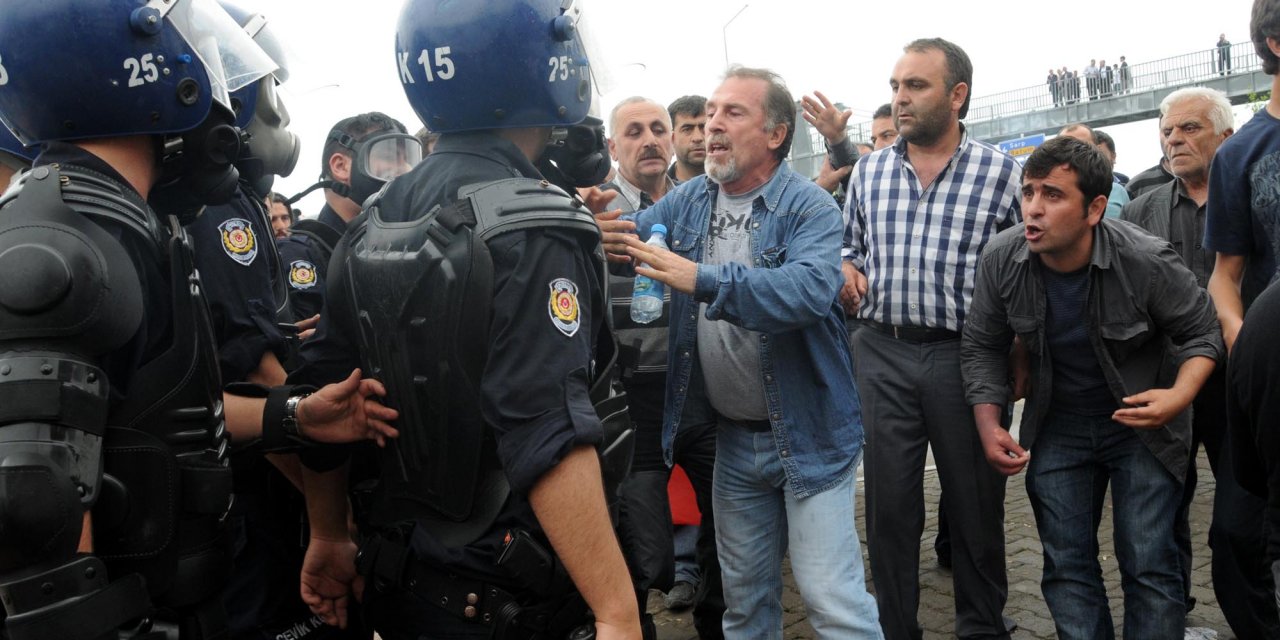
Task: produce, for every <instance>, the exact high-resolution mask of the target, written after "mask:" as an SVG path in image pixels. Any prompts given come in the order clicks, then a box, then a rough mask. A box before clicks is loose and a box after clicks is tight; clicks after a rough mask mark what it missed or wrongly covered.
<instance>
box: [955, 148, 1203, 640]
mask: <svg viewBox="0 0 1280 640" xmlns="http://www.w3.org/2000/svg"><path fill="white" fill-rule="evenodd" d="M1111 184H1112V183H1111V167H1110V164H1109V163H1108V162H1107V160H1106V158H1104V157H1103V156H1102V154H1101V152H1099V151H1098V150H1097V149H1096V148H1095V147H1093V146H1092V145H1090V144H1088V143H1084V142H1080V141H1078V140H1074V139H1071V138H1070V137H1068V136H1060V137H1058V138H1055V139H1053V140H1051V141H1049V142H1047V143H1045V144H1044V145H1042V146H1041V147H1040V148H1039V149H1037V150H1036V151H1035V153H1033V154H1031V157H1030V158H1028V159H1027V164H1026V166H1025V167H1024V168H1023V173H1022V214H1023V216H1024V220H1025V224H1023V225H1020V226H1016V227H1014V228H1012V229H1009V230H1007V231H1004V232H1002V233H1001V234H999V235H998V236H996V238H995V239H994V240H992V241H991V242H990V243H989V244H988V245H987V247H986V249H985V250H984V251H983V253H982V258H981V262H980V263H979V265H978V281H977V284H976V285H975V289H974V298H973V304H972V305H970V308H969V316H968V320H966V321H965V325H964V337H963V340H962V342H961V349H960V357H961V360H960V362H961V371H962V373H963V375H964V383H965V397H966V399H967V400H968V402H969V404H970V405H972V406H973V415H974V419H975V421H976V422H977V424H978V432H979V436H980V437H981V439H982V448H983V451H984V454H985V456H986V458H987V461H988V462H990V464H991V466H993V467H995V469H996V470H997V471H999V472H1001V473H1003V474H1005V475H1012V474H1015V473H1018V472H1019V471H1021V470H1022V469H1023V468H1024V467H1027V494H1028V495H1029V496H1030V498H1031V506H1032V508H1033V509H1034V510H1035V516H1036V526H1037V528H1038V529H1039V531H1040V542H1041V544H1042V545H1043V546H1044V567H1045V570H1044V577H1043V579H1042V581H1041V589H1042V591H1043V592H1044V599H1045V603H1046V604H1048V606H1049V611H1050V612H1051V613H1052V614H1053V620H1054V623H1055V625H1056V626H1057V631H1058V637H1060V638H1063V639H1064V640H1070V639H1075V638H1079V639H1080V640H1085V639H1096V638H1113V637H1115V632H1114V629H1113V628H1112V622H1111V612H1110V610H1109V609H1108V606H1107V594H1106V589H1105V588H1104V587H1103V584H1102V569H1101V567H1100V566H1099V564H1098V541H1097V535H1098V520H1099V518H1100V517H1101V511H1102V505H1103V494H1104V493H1105V492H1106V488H1107V484H1108V483H1109V484H1110V485H1111V500H1112V502H1113V504H1114V522H1115V548H1116V559H1117V560H1118V561H1119V563H1120V573H1121V575H1122V576H1123V582H1124V585H1125V587H1124V592H1125V598H1124V609H1125V611H1124V637H1125V639H1126V640H1136V639H1139V638H1152V639H1155V638H1180V637H1182V636H1183V624H1184V621H1185V618H1186V600H1185V594H1184V592H1183V585H1182V581H1183V577H1182V572H1181V571H1180V563H1179V557H1178V547H1177V545H1176V544H1175V543H1174V534H1173V523H1174V512H1175V511H1177V507H1178V503H1179V500H1180V499H1181V497H1182V482H1183V478H1184V477H1185V476H1186V469H1187V464H1188V452H1189V450H1190V446H1189V443H1190V441H1191V421H1190V416H1189V415H1188V412H1187V411H1186V409H1187V407H1188V406H1189V405H1190V404H1191V401H1192V400H1193V399H1194V398H1195V396H1196V394H1197V392H1199V390H1200V387H1201V386H1202V385H1203V384H1204V381H1205V380H1206V379H1207V378H1208V377H1209V375H1210V374H1211V373H1212V372H1213V370H1214V366H1215V363H1216V361H1217V360H1218V359H1220V358H1221V357H1222V354H1223V344H1222V337H1221V335H1220V334H1219V332H1218V327H1217V325H1216V323H1215V322H1214V320H1215V316H1214V310H1213V305H1212V304H1211V303H1210V302H1209V296H1208V293H1206V292H1205V290H1204V289H1201V288H1200V286H1199V285H1198V284H1197V282H1196V278H1195V276H1194V275H1193V274H1192V273H1191V272H1190V271H1189V270H1188V269H1187V268H1186V267H1185V266H1183V264H1182V261H1181V259H1180V258H1179V257H1178V254H1177V253H1176V252H1175V251H1174V250H1173V248H1172V247H1170V246H1169V244H1168V243H1167V242H1164V241H1162V240H1160V239H1158V238H1155V237H1154V236H1151V235H1148V234H1147V233H1145V232H1144V231H1143V230H1142V229H1140V228H1139V227H1137V226H1135V225H1131V224H1129V223H1127V222H1121V221H1116V220H1111V219H1103V217H1102V215H1103V211H1104V210H1105V209H1106V206H1107V197H1106V194H1107V193H1108V192H1109V191H1110V190H1111ZM1015 335H1016V336H1017V337H1018V338H1020V339H1021V341H1022V343H1023V345H1025V346H1026V350H1027V353H1028V354H1029V355H1030V365H1031V381H1030V385H1031V393H1030V396H1029V398H1028V400H1027V406H1026V409H1025V410H1024V411H1023V414H1022V426H1021V433H1020V436H1021V438H1020V439H1021V445H1020V444H1019V443H1018V442H1015V441H1014V440H1013V438H1012V436H1010V434H1009V433H1008V432H1007V431H1005V430H1004V429H1003V428H1001V426H1000V413H1001V408H1002V407H1003V405H1004V403H1005V402H1006V401H1007V399H1008V391H1007V389H1006V384H1007V381H1008V378H1009V376H1008V370H1007V367H1006V356H1007V354H1008V352H1009V346H1010V344H1011V343H1012V342H1013V339H1014V336H1015ZM1024 447H1025V449H1024ZM1027 450H1030V451H1031V453H1032V454H1034V455H1031V454H1029V453H1028V451H1027ZM1028 463H1029V466H1028Z"/></svg>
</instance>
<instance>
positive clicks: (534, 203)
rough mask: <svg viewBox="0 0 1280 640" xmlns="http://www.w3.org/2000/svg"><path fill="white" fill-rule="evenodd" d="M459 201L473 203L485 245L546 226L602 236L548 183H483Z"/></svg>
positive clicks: (592, 220)
mask: <svg viewBox="0 0 1280 640" xmlns="http://www.w3.org/2000/svg"><path fill="white" fill-rule="evenodd" d="M458 199H460V200H461V199H466V200H470V201H471V208H472V211H474V212H475V216H476V231H475V232H476V236H477V237H479V238H480V239H481V240H484V241H486V242H487V241H489V240H490V239H492V238H494V237H495V236H499V235H501V234H504V233H510V232H512V231H520V230H522V229H530V228H534V227H546V226H553V227H559V228H570V229H575V230H578V231H582V232H585V233H589V234H592V235H594V236H596V237H597V238H599V236H600V228H599V227H598V226H596V221H595V218H593V217H592V216H591V212H589V211H587V209H586V207H584V206H582V205H581V204H580V203H579V202H578V201H577V200H575V199H574V198H571V197H570V196H569V194H568V193H565V192H564V190H563V189H561V188H560V187H557V186H555V185H553V184H551V183H550V182H547V181H545V180H534V179H532V178H508V179H505V180H495V181H493V182H481V183H477V184H473V185H468V186H466V187H463V188H461V189H459V190H458Z"/></svg>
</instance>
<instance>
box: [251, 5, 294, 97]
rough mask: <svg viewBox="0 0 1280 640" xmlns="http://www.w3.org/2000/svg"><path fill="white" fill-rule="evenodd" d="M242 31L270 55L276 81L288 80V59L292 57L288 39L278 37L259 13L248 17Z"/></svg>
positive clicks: (269, 23) (282, 82)
mask: <svg viewBox="0 0 1280 640" xmlns="http://www.w3.org/2000/svg"><path fill="white" fill-rule="evenodd" d="M244 32H245V33H246V34H248V35H249V37H250V38H253V41H254V42H255V43H257V45H258V46H260V47H262V50H263V51H264V52H266V54H267V55H268V56H271V61H272V62H273V63H275V65H276V68H275V71H273V72H272V74H273V75H274V76H275V77H276V82H279V83H280V84H284V83H286V82H288V81H289V60H290V59H292V58H293V57H294V56H293V51H292V50H291V48H290V47H289V44H288V41H287V40H285V39H284V38H281V37H280V34H279V33H278V32H276V30H275V29H274V28H273V27H272V26H271V22H270V21H269V20H267V18H266V17H265V16H263V15H262V14H261V13H255V14H253V16H251V17H250V18H249V21H248V22H247V23H245V25H244Z"/></svg>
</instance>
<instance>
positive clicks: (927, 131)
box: [893, 103, 950, 146]
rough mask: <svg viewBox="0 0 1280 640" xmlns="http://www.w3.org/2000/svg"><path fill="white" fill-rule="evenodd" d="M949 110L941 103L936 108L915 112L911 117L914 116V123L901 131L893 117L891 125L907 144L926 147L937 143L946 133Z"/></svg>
mask: <svg viewBox="0 0 1280 640" xmlns="http://www.w3.org/2000/svg"><path fill="white" fill-rule="evenodd" d="M949 113H950V110H949V109H948V108H947V104H946V103H943V104H941V105H939V106H938V107H937V108H934V109H930V110H928V111H924V112H921V111H915V112H913V113H912V114H911V115H913V116H915V123H913V124H912V126H910V127H908V128H907V130H906V131H904V130H903V128H902V125H901V124H899V123H898V118H897V116H896V115H895V116H894V119H893V124H894V126H896V127H897V128H898V135H899V136H902V137H903V138H905V139H906V141H907V142H910V143H911V144H914V145H917V146H928V145H931V144H933V143H935V142H937V141H938V139H939V138H941V137H942V134H944V133H946V131H947V128H948V125H949V124H950V122H949V121H948V118H947V115H948V114H949Z"/></svg>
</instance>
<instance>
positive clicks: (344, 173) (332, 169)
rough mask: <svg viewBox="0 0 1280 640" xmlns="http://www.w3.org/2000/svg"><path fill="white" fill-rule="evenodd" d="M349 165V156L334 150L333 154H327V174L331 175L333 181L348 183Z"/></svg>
mask: <svg viewBox="0 0 1280 640" xmlns="http://www.w3.org/2000/svg"><path fill="white" fill-rule="evenodd" d="M351 165H352V159H351V156H349V155H347V154H345V153H339V152H337V151H335V152H334V153H333V155H331V156H329V175H330V176H333V179H334V181H335V182H341V183H342V184H345V185H350V184H351Z"/></svg>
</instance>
